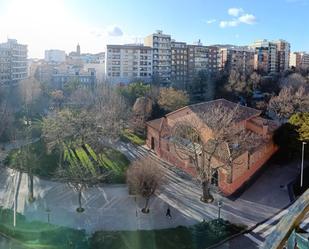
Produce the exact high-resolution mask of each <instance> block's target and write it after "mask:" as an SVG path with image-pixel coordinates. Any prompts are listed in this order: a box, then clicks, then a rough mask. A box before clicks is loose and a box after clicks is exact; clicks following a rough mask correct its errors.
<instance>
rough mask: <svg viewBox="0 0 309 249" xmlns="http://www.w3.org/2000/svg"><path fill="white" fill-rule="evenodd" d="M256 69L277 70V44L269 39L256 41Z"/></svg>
mask: <svg viewBox="0 0 309 249" xmlns="http://www.w3.org/2000/svg"><path fill="white" fill-rule="evenodd" d="M251 47H252V48H253V49H254V51H255V55H254V69H255V70H259V71H263V72H265V73H275V72H277V44H276V43H274V42H270V41H268V40H265V39H264V40H258V41H255V42H254V44H253V45H252V46H251Z"/></svg>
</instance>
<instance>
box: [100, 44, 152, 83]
mask: <svg viewBox="0 0 309 249" xmlns="http://www.w3.org/2000/svg"><path fill="white" fill-rule="evenodd" d="M152 63H153V49H152V48H151V47H148V46H144V45H136V44H133V45H131V44H129V45H107V49H106V59H105V74H106V78H107V79H108V80H109V81H110V82H112V83H124V84H127V83H129V82H130V81H133V80H135V79H139V80H142V81H145V82H149V81H151V79H152V76H153V65H152Z"/></svg>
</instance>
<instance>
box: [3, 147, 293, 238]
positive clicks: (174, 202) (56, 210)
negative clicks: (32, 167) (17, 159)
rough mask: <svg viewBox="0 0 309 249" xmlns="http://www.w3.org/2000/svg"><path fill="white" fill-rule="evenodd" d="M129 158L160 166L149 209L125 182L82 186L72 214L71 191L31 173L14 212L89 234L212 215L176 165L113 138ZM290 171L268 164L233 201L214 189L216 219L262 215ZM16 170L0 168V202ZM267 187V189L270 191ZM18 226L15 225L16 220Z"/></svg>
mask: <svg viewBox="0 0 309 249" xmlns="http://www.w3.org/2000/svg"><path fill="white" fill-rule="evenodd" d="M114 146H115V147H116V148H117V149H119V150H120V151H122V152H123V153H124V154H126V155H127V156H128V157H129V159H130V160H134V159H137V158H140V157H144V156H146V155H150V156H152V157H153V158H154V159H155V160H158V162H159V164H160V165H161V167H163V168H164V169H165V172H166V177H167V180H168V181H167V182H168V183H167V184H166V185H165V186H164V187H163V188H162V189H161V190H160V193H159V195H158V196H157V197H155V198H153V199H152V200H151V204H150V205H151V206H150V208H151V211H150V213H149V214H143V213H141V212H140V210H141V207H142V206H143V200H141V199H140V198H135V197H133V196H129V195H128V190H127V187H126V185H102V186H99V187H96V188H91V189H88V190H87V191H86V192H85V193H84V194H83V206H84V207H85V212H84V213H81V214H80V213H76V211H75V210H76V208H77V205H78V201H77V194H76V193H75V192H73V191H72V190H71V188H69V187H68V186H67V185H66V184H64V183H58V182H52V181H47V180H43V179H39V178H35V179H34V180H35V183H34V194H35V197H36V201H35V202H34V203H32V204H30V203H28V201H27V195H28V177H27V175H26V174H22V176H21V180H20V187H19V192H18V205H17V210H18V212H21V213H23V214H24V215H25V216H26V217H27V218H28V219H30V220H41V221H44V222H47V221H48V216H49V217H50V222H51V223H53V224H57V225H62V226H67V227H72V228H77V229H85V230H87V232H89V233H91V232H94V231H97V230H142V229H161V228H168V227H176V226H179V225H184V226H187V225H192V224H195V223H198V222H201V221H203V220H210V219H214V218H216V217H217V214H218V208H217V206H216V203H212V204H204V203H201V202H200V201H199V197H200V195H201V190H200V186H199V184H198V183H197V182H196V181H194V180H193V179H191V177H190V176H189V175H187V174H185V173H183V172H181V171H180V170H178V169H177V168H175V167H173V166H171V165H169V164H167V163H166V162H164V161H162V160H160V159H159V158H157V157H156V156H155V155H154V154H153V153H152V152H150V151H149V150H147V149H146V148H145V147H135V146H133V145H131V144H126V143H122V142H118V143H116V144H115V145H114ZM295 174H296V173H295V172H294V170H293V169H291V168H290V167H286V168H282V167H280V166H278V165H273V166H272V167H270V168H269V169H268V170H267V171H266V172H265V173H264V174H263V175H262V176H261V177H260V178H259V180H258V181H257V182H256V183H255V184H253V185H252V186H251V187H250V189H248V190H247V191H245V192H244V194H242V195H241V196H240V197H239V198H237V199H236V200H230V199H228V198H225V197H222V196H220V195H219V194H215V198H216V200H219V199H220V200H221V201H222V202H223V208H222V211H221V215H222V218H224V219H227V220H230V221H231V222H233V223H237V224H244V225H246V226H248V227H251V226H253V225H255V224H256V223H258V222H261V221H263V220H265V219H266V218H269V217H271V216H273V215H274V214H275V213H277V212H278V211H279V210H280V209H281V208H283V207H284V206H285V205H287V204H288V203H289V202H290V200H289V197H288V191H287V189H285V188H280V185H282V184H286V183H287V182H289V180H290V179H292V178H293V177H294V175H295ZM16 177H17V174H12V170H11V169H4V170H3V171H2V172H1V174H0V205H2V206H4V207H7V208H12V205H13V197H14V194H13V193H14V189H15V185H16ZM270 190H272V191H270ZM274 196H275V198H274ZM167 206H170V207H171V211H172V216H173V218H172V219H167V218H166V217H165V212H166V208H167ZM17 225H18V224H17Z"/></svg>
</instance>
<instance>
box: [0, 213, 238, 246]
mask: <svg viewBox="0 0 309 249" xmlns="http://www.w3.org/2000/svg"><path fill="white" fill-rule="evenodd" d="M0 220H1V222H0V232H2V233H4V234H7V235H8V236H10V237H11V238H14V239H16V240H18V241H19V242H21V244H22V245H23V246H25V248H34V249H56V248H57V249H70V248H75V249H101V248H102V249H105V248H107V249H200V248H201V249H202V248H207V247H209V246H211V245H213V244H216V243H218V242H219V241H221V240H223V239H225V238H227V237H229V236H231V235H233V234H236V233H238V232H240V231H241V230H242V229H243V228H242V227H238V226H235V225H233V224H231V223H229V222H227V221H224V220H213V221H211V222H203V223H200V224H198V225H194V226H191V227H188V228H187V227H177V228H170V229H162V230H151V231H144V230H143V231H119V232H117V231H99V232H96V233H94V234H93V235H91V236H90V237H87V236H86V234H85V232H84V231H83V230H82V231H79V230H75V229H70V228H64V227H60V226H56V225H51V224H48V223H43V222H37V221H36V222H30V221H27V220H26V219H25V217H24V216H23V215H21V214H18V215H17V226H16V228H14V227H13V226H12V221H13V212H12V211H11V210H7V209H2V208H0Z"/></svg>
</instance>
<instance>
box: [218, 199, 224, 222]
mask: <svg viewBox="0 0 309 249" xmlns="http://www.w3.org/2000/svg"><path fill="white" fill-rule="evenodd" d="M217 205H218V219H221V208H222V205H223V203H222V201H218V204H217Z"/></svg>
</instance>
